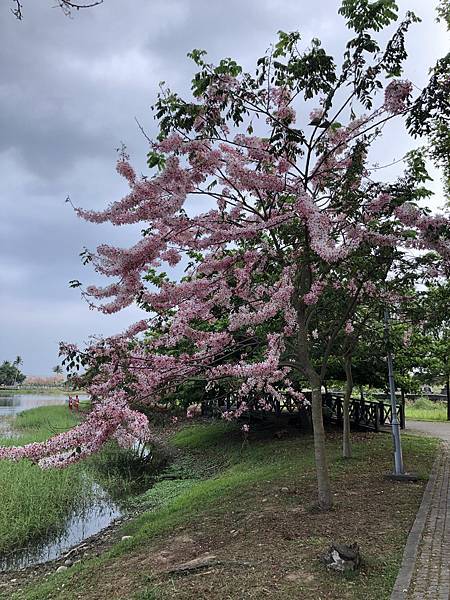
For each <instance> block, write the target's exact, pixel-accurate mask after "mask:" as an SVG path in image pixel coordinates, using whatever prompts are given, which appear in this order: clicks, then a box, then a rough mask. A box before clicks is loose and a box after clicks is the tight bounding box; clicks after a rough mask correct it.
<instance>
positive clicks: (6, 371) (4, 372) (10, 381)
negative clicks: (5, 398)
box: [0, 356, 25, 385]
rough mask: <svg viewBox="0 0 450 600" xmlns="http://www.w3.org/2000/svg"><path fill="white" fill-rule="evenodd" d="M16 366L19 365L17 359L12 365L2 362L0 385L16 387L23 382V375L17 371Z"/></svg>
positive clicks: (6, 361) (0, 366)
mask: <svg viewBox="0 0 450 600" xmlns="http://www.w3.org/2000/svg"><path fill="white" fill-rule="evenodd" d="M17 358H20V356H18V357H17ZM20 362H21V359H20ZM18 364H20V363H17V359H16V360H15V361H14V362H13V363H11V362H9V361H8V360H5V361H3V363H2V365H0V385H16V384H17V383H22V381H24V379H25V375H24V374H23V373H22V372H21V371H19V369H18Z"/></svg>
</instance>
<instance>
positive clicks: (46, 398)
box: [0, 390, 88, 419]
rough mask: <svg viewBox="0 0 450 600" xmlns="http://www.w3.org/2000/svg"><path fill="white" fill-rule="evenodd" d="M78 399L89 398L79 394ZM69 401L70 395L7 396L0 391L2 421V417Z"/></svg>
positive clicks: (0, 415) (0, 416)
mask: <svg viewBox="0 0 450 600" xmlns="http://www.w3.org/2000/svg"><path fill="white" fill-rule="evenodd" d="M78 397H79V399H80V400H87V399H88V396H86V395H84V394H79V396H78ZM68 401H69V394H20V393H19V394H15V393H13V394H11V393H9V394H5V392H2V390H0V419H1V418H2V417H12V416H14V415H17V414H18V413H20V412H22V411H24V410H29V409H30V408H36V407H37V406H53V405H55V404H66V403H68Z"/></svg>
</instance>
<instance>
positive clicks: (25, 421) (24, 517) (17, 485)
mask: <svg viewBox="0 0 450 600" xmlns="http://www.w3.org/2000/svg"><path fill="white" fill-rule="evenodd" d="M76 422H77V420H76V417H75V416H74V415H72V414H70V413H69V411H68V410H67V408H66V407H64V406H51V407H42V408H35V409H32V410H29V411H26V412H23V413H21V414H19V415H18V416H17V418H16V419H15V421H14V428H15V429H16V431H17V432H18V433H19V434H20V437H19V438H13V439H0V444H2V445H17V444H26V443H29V442H35V441H42V440H45V439H47V438H48V437H50V436H51V435H54V434H55V433H58V432H61V431H65V430H67V429H69V428H70V427H72V426H73V425H74V424H75V423H76ZM81 488H82V478H81V470H80V468H79V467H78V466H74V467H71V468H69V469H66V470H63V471H57V470H48V471H43V470H41V469H39V468H38V467H37V466H36V465H34V464H32V463H31V462H30V461H20V462H11V461H0V553H6V552H9V551H11V550H13V549H17V548H20V547H23V546H24V545H26V544H27V543H28V542H29V541H30V540H32V539H33V538H38V537H40V536H42V535H43V534H44V533H46V532H49V531H53V530H56V529H57V528H58V526H60V525H61V523H62V522H64V520H65V518H66V516H67V514H68V512H69V511H70V509H71V507H72V506H73V505H74V502H75V501H76V499H77V496H78V495H79V493H80V490H81Z"/></svg>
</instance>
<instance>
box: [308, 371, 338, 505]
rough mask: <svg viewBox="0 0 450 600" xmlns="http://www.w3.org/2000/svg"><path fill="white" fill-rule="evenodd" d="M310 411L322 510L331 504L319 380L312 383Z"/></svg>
mask: <svg viewBox="0 0 450 600" xmlns="http://www.w3.org/2000/svg"><path fill="white" fill-rule="evenodd" d="M311 387H312V400H311V412H312V422H313V430H314V457H315V460H316V473H317V487H318V492H319V506H320V508H321V509H322V510H330V508H331V507H332V505H333V499H332V495H331V486H330V477H329V474H328V464H327V455H326V450H325V430H324V427H323V415H322V391H321V389H320V382H319V383H318V384H317V382H315V385H312V386H311Z"/></svg>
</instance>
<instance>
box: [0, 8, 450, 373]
mask: <svg viewBox="0 0 450 600" xmlns="http://www.w3.org/2000/svg"><path fill="white" fill-rule="evenodd" d="M23 4H24V19H23V21H21V22H19V21H17V20H16V19H15V18H14V17H13V15H12V14H11V13H10V7H11V6H12V3H11V2H9V0H2V2H1V3H0V46H1V47H0V206H1V220H0V360H4V359H14V358H15V356H16V355H21V356H22V357H23V359H24V367H23V369H24V371H25V372H26V373H27V374H34V375H46V374H50V373H51V369H52V367H53V366H54V365H56V364H57V363H58V343H59V341H60V340H65V341H74V342H83V341H84V340H87V339H88V337H89V335H90V334H93V333H102V334H105V335H109V334H112V333H117V332H119V331H121V330H122V329H123V328H125V327H126V326H127V325H128V324H130V323H131V322H134V321H135V320H137V319H138V318H140V315H139V313H138V311H137V310H136V309H129V310H127V311H124V312H123V313H121V314H119V315H114V316H104V315H101V314H99V313H96V312H94V311H90V310H89V309H88V307H87V306H86V304H85V303H84V302H83V300H82V299H81V298H80V295H79V291H77V290H73V289H70V288H69V286H68V281H69V280H70V279H79V280H80V281H82V282H83V283H93V282H95V281H97V280H96V278H95V277H94V275H93V273H92V271H90V270H89V269H88V268H86V267H82V265H81V263H80V259H79V253H80V252H81V251H82V249H83V246H87V247H88V248H95V246H96V245H98V244H99V243H102V242H104V241H107V242H108V241H109V242H113V243H116V244H119V245H129V244H131V243H133V242H134V241H135V240H136V235H137V231H136V229H134V230H133V229H132V228H127V229H121V228H112V227H108V226H106V225H105V226H99V225H93V224H88V223H85V222H82V221H80V220H79V219H77V218H76V217H75V215H74V213H73V211H72V210H71V208H70V206H69V205H68V204H66V203H65V202H64V200H65V198H66V197H67V195H68V194H69V195H70V197H71V199H72V200H73V202H74V204H76V205H79V206H83V207H86V208H101V207H103V206H105V205H106V204H107V203H108V202H110V201H113V200H115V199H118V198H119V197H121V195H123V193H125V192H126V187H125V185H124V183H123V181H122V180H121V178H120V177H119V176H118V175H117V174H116V173H115V160H116V148H117V147H118V146H119V145H120V144H121V142H124V143H125V144H126V145H127V147H128V150H129V152H130V154H131V156H132V159H133V163H134V164H135V165H137V166H138V168H139V169H141V170H144V169H145V154H146V151H147V148H146V142H145V139H144V138H143V136H142V135H141V134H140V132H139V130H138V128H137V126H136V123H135V121H134V118H135V117H137V118H138V119H139V121H141V122H142V123H143V124H144V125H145V128H146V129H147V130H148V131H149V133H150V134H153V133H154V132H155V130H154V123H153V118H152V115H151V111H150V105H151V104H152V102H153V101H154V100H155V96H156V92H157V89H158V82H160V81H161V80H164V81H166V82H168V83H169V84H170V87H172V88H174V89H177V90H178V91H184V90H187V89H188V86H189V77H190V75H191V73H192V66H191V64H190V62H189V60H188V59H187V58H186V53H187V52H188V51H189V50H191V49H193V48H205V49H207V50H208V52H209V56H210V57H211V59H212V60H216V59H220V58H221V57H223V56H233V57H235V58H236V59H237V60H238V61H239V62H240V63H241V64H243V65H244V67H248V68H251V66H252V64H253V59H254V58H255V57H259V56H261V55H262V54H263V53H264V51H265V49H266V48H267V46H268V45H269V43H270V42H272V41H274V39H275V36H276V32H277V31H278V30H279V29H282V30H285V31H290V30H292V29H299V30H300V31H301V32H302V34H303V39H304V40H306V41H307V40H309V39H310V38H311V37H319V38H321V39H322V41H323V43H324V45H325V46H326V48H327V49H328V50H329V51H331V52H338V53H340V52H341V49H342V47H343V45H344V43H345V40H346V31H345V28H344V26H343V21H342V19H341V18H340V17H339V16H338V15H337V10H338V8H339V4H340V2H339V1H338V0H315V1H314V2H311V1H310V0H227V2H225V1H223V0H222V1H219V0H208V1H207V0H133V2H123V0H105V1H104V3H103V4H102V5H101V6H99V7H97V8H95V9H90V10H85V11H80V12H78V13H77V14H75V15H74V18H72V19H69V18H67V17H65V16H64V15H63V14H62V12H61V11H60V10H59V9H58V8H53V7H52V6H53V4H55V2H53V1H52V0H23ZM434 4H435V3H434V2H433V1H430V0H403V1H400V2H399V5H400V7H401V11H402V12H404V11H405V10H407V9H412V10H414V11H416V12H417V14H419V15H420V16H421V17H422V18H423V23H422V24H420V25H416V26H414V28H413V31H412V33H411V34H410V36H409V48H410V56H411V59H410V60H409V61H408V65H407V75H408V77H409V78H410V79H411V80H412V81H413V82H414V83H415V84H417V85H418V86H420V85H423V83H424V81H425V79H426V74H427V70H428V68H429V67H430V66H431V65H432V64H433V63H434V62H435V60H436V57H438V56H441V55H442V54H443V52H444V50H447V48H446V46H448V40H447V35H446V32H445V30H444V28H443V27H442V26H439V25H437V24H436V23H435V22H434V17H435V15H434V9H433V6H434ZM125 7H126V8H125ZM409 143H410V142H409V141H408V139H407V137H406V134H404V133H403V131H402V129H401V128H400V129H398V130H397V131H396V132H395V135H394V136H392V138H391V139H390V140H389V141H388V143H386V144H385V145H384V146H383V147H382V148H380V149H379V153H380V156H381V159H382V160H386V162H388V161H389V159H392V158H398V157H399V156H401V155H402V152H404V150H405V149H407V148H408V144H409Z"/></svg>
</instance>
